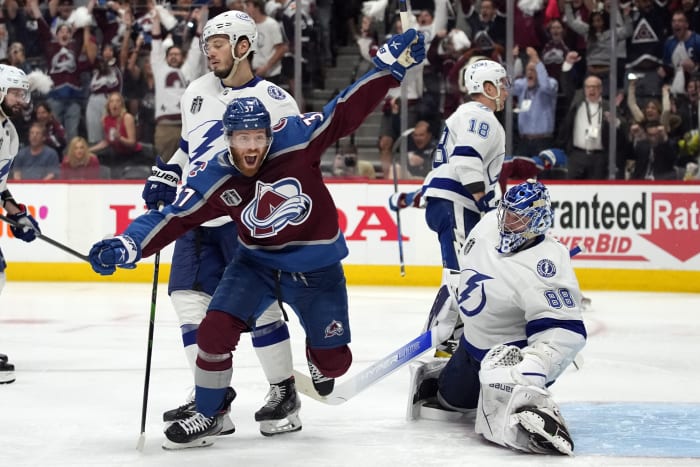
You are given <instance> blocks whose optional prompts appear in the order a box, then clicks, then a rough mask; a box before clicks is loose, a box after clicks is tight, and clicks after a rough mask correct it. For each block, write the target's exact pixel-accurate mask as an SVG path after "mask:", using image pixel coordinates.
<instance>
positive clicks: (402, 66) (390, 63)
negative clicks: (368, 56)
mask: <svg viewBox="0 0 700 467" xmlns="http://www.w3.org/2000/svg"><path fill="white" fill-rule="evenodd" d="M424 59H425V37H424V36H423V33H422V32H418V31H416V30H415V29H409V30H408V31H406V32H404V33H403V34H396V35H394V36H392V37H391V39H389V40H388V41H387V43H386V44H384V45H383V46H381V47H380V48H379V50H378V51H377V55H375V56H374V58H373V59H372V61H373V62H374V65H375V66H376V67H377V68H379V69H380V70H390V71H391V74H392V75H394V78H396V79H397V80H399V81H401V80H403V78H404V76H406V70H408V69H409V68H411V67H414V66H416V65H417V64H419V63H421V62H422V61H423V60H424Z"/></svg>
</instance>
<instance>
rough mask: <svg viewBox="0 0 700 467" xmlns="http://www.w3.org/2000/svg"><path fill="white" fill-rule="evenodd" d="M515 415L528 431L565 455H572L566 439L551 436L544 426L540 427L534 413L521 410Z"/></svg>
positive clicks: (572, 452)
mask: <svg viewBox="0 0 700 467" xmlns="http://www.w3.org/2000/svg"><path fill="white" fill-rule="evenodd" d="M515 416H516V417H517V419H518V423H520V426H522V427H523V428H525V429H526V430H527V431H529V432H530V433H533V434H538V435H540V436H542V437H543V438H544V439H546V440H547V441H548V442H549V443H551V444H552V446H554V447H555V448H556V449H557V451H559V452H560V453H561V454H565V455H567V456H573V455H574V451H573V449H572V448H571V444H569V443H568V441H566V440H565V439H564V438H562V437H561V436H552V435H551V434H549V433H547V432H546V431H544V427H542V426H541V424H540V422H539V420H540V418H539V417H537V416H536V415H535V414H532V413H528V412H521V413H517V414H515Z"/></svg>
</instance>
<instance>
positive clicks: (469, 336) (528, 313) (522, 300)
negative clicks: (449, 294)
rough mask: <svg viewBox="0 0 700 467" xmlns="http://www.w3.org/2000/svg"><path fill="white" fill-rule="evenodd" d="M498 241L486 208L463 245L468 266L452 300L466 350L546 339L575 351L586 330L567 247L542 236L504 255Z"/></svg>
mask: <svg viewBox="0 0 700 467" xmlns="http://www.w3.org/2000/svg"><path fill="white" fill-rule="evenodd" d="M498 243H499V231H498V225H497V214H496V211H491V212H489V213H487V214H486V215H484V217H483V218H482V219H481V221H480V222H479V223H478V224H477V225H476V226H475V227H474V228H473V229H472V231H471V232H470V234H469V237H468V239H467V243H466V244H465V246H464V257H463V260H464V261H463V263H462V264H465V265H469V267H468V268H464V269H462V271H461V273H460V284H459V288H458V293H457V299H458V303H459V310H460V315H461V317H462V321H463V322H464V341H466V343H467V346H466V350H467V351H468V352H469V353H470V354H471V355H472V356H473V357H474V358H476V359H478V360H481V359H482V358H483V357H484V356H485V354H486V352H488V350H489V349H491V348H492V347H494V346H495V345H498V344H511V345H516V346H518V347H524V346H526V345H532V344H533V343H535V342H536V341H538V340H546V341H548V342H549V343H550V345H552V343H553V342H558V345H559V346H560V347H561V353H562V354H568V353H569V350H570V349H572V348H575V349H576V351H578V349H580V347H582V346H583V343H584V342H585V337H586V330H585V327H584V324H583V321H582V318H581V309H580V304H581V291H580V289H579V285H578V280H577V279H576V275H575V274H574V270H573V268H572V266H571V259H570V257H569V252H568V250H567V249H566V247H565V246H564V245H562V244H561V243H559V242H558V241H557V240H556V239H554V238H553V237H550V236H545V237H544V238H543V239H542V241H541V242H540V243H538V244H536V245H534V246H532V247H530V248H527V249H525V250H522V251H519V252H517V253H515V254H510V255H504V254H501V253H499V252H498V251H497V250H496V247H497V246H498ZM555 330H556V333H555V334H556V336H555V337H556V338H554V337H553V335H554V334H553V333H554V331H555ZM562 330H563V332H562ZM566 331H569V332H566ZM582 337H583V338H582ZM462 344H464V342H462ZM555 345H557V344H555ZM574 355H575V352H574ZM572 358H573V356H572Z"/></svg>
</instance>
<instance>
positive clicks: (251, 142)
mask: <svg viewBox="0 0 700 467" xmlns="http://www.w3.org/2000/svg"><path fill="white" fill-rule="evenodd" d="M222 120H223V125H224V134H225V135H224V136H225V138H226V140H227V142H228V147H229V150H228V152H229V160H230V161H231V164H232V165H233V166H234V167H236V169H238V170H239V171H240V172H241V173H242V174H244V175H246V176H252V175H254V174H255V173H256V172H257V171H258V169H259V168H260V165H262V163H263V161H264V160H265V158H266V157H267V153H268V151H269V150H270V145H271V144H272V128H271V123H272V122H271V121H270V113H269V112H268V111H267V109H266V108H265V106H264V105H263V103H262V102H260V100H259V99H257V98H255V97H248V98H241V99H234V100H232V101H231V102H230V103H229V105H227V106H226V111H225V112H224V116H223V119H222ZM249 130H265V133H264V134H262V133H261V132H253V133H251V132H250V131H249ZM254 133H257V134H254ZM250 149H256V150H263V151H264V152H263V153H262V157H260V158H259V157H258V156H257V155H254V154H251V153H250V151H249V150H250ZM244 153H245V154H244ZM258 154H259V153H258ZM251 157H255V159H256V161H255V162H253V161H251V160H249V159H250V158H251Z"/></svg>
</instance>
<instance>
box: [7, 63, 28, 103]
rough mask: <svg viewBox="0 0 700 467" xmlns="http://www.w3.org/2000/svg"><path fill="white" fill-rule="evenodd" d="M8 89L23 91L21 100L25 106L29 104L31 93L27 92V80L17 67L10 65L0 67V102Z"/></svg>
mask: <svg viewBox="0 0 700 467" xmlns="http://www.w3.org/2000/svg"><path fill="white" fill-rule="evenodd" d="M10 89H19V90H21V91H24V96H22V99H23V100H24V103H25V104H29V101H30V100H31V93H30V91H29V78H27V75H26V74H25V73H24V71H22V70H20V69H19V68H17V67H14V66H11V65H0V102H2V101H3V100H4V99H5V96H6V95H7V92H8V91H9V90H10Z"/></svg>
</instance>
